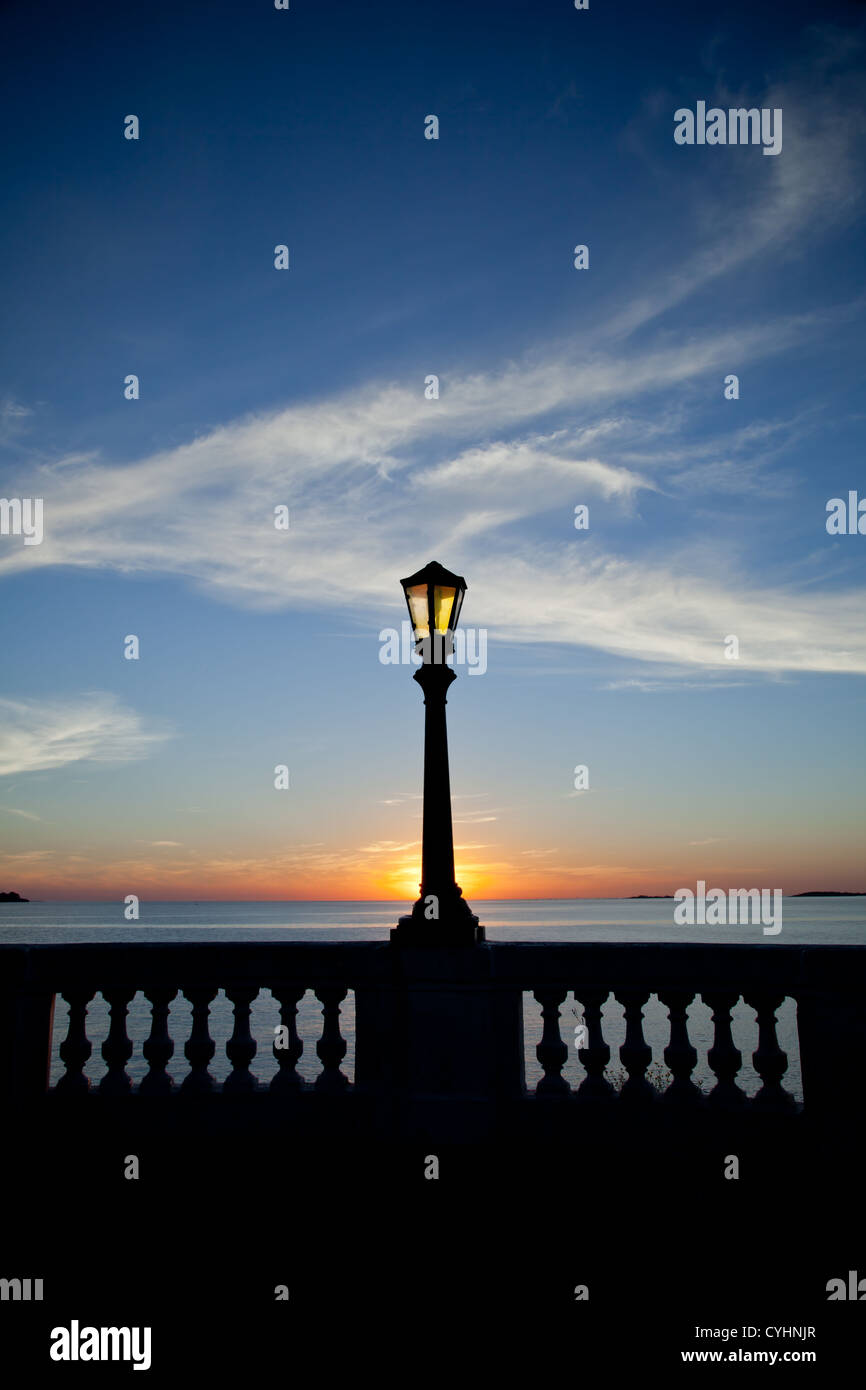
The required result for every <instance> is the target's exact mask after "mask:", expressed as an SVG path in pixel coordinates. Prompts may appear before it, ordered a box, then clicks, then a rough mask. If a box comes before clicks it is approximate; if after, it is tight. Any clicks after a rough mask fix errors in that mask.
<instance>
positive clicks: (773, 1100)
mask: <svg viewBox="0 0 866 1390" xmlns="http://www.w3.org/2000/svg"><path fill="white" fill-rule="evenodd" d="M743 997H744V999H745V1000H746V1003H747V1004H748V1005H749V1006H750V1007H751V1008H753V1009H754V1010H755V1012H756V1013H757V1015H758V1047H757V1051H755V1052H753V1053H752V1065H753V1066H754V1068H755V1071H756V1072H757V1073H758V1075H759V1076H760V1078H761V1081H762V1082H763V1085H762V1086H761V1089H760V1090H759V1091H758V1093H757V1095H755V1096H754V1097H753V1098H752V1105H754V1106H757V1108H758V1109H759V1110H791V1109H793V1108H795V1107H796V1102H795V1100H794V1097H793V1096H792V1095H791V1093H790V1091H786V1090H785V1088H784V1086H783V1085H782V1077H783V1076H784V1075H785V1073H786V1071H787V1070H788V1054H787V1052H783V1051H782V1049H781V1047H780V1046H779V1039H778V1036H777V1034H776V1023H777V1021H778V1020H777V1019H776V1010H777V1009H778V1008H780V1007H781V1005H782V1004H783V1003H784V1000H785V996H784V994H772V993H767V992H765V991H764V990H752V991H751V993H750V994H749V996H748V998H746V996H745V995H744V996H743Z"/></svg>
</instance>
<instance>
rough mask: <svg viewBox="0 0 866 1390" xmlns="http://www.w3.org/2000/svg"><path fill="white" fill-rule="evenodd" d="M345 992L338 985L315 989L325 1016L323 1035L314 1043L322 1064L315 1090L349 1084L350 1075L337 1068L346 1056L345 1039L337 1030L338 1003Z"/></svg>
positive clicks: (338, 1026) (340, 1087)
mask: <svg viewBox="0 0 866 1390" xmlns="http://www.w3.org/2000/svg"><path fill="white" fill-rule="evenodd" d="M348 992H349V991H348V989H346V988H341V987H340V986H339V985H334V986H328V987H325V986H323V987H322V988H321V989H317V990H316V991H315V994H316V998H317V999H318V1001H319V1003H320V1004H321V1005H322V1014H323V1017H324V1022H323V1024H322V1036H321V1037H320V1038H319V1041H318V1042H317V1043H316V1054H317V1056H318V1057H319V1060H320V1061H321V1063H322V1070H321V1072H320V1073H319V1075H318V1076H317V1077H316V1090H317V1091H342V1090H344V1089H345V1087H346V1086H348V1084H349V1078H348V1077H347V1076H344V1075H343V1073H342V1072H341V1071H340V1063H341V1062H342V1060H343V1058H344V1057H345V1055H346V1041H345V1039H344V1038H343V1037H342V1035H341V1033H340V1004H341V1003H342V1001H343V1000H344V999H345V997H346V995H347V994H348Z"/></svg>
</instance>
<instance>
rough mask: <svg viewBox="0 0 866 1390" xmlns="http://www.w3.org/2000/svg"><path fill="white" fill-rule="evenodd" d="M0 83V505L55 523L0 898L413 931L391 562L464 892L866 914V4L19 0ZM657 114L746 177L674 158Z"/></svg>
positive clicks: (411, 824)
mask: <svg viewBox="0 0 866 1390" xmlns="http://www.w3.org/2000/svg"><path fill="white" fill-rule="evenodd" d="M0 51H2V53H3V55H4V57H3V68H4V82H3V84H2V92H0V122H2V132H3V139H2V142H0V143H2V156H0V158H2V164H3V201H4V209H5V215H4V217H3V218H2V220H0V293H2V302H3V306H4V311H3V322H4V331H3V334H2V345H0V497H3V498H6V499H7V500H8V499H12V498H18V499H27V498H30V499H35V498H41V499H43V518H44V520H43V536H42V540H41V543H38V544H26V543H25V539H24V537H23V535H21V534H14V533H13V532H12V531H11V530H10V533H9V534H4V535H0V650H2V653H3V657H2V667H0V672H2V675H0V890H11V889H14V890H17V891H18V892H20V893H22V894H24V895H25V896H28V897H30V898H33V899H36V898H40V899H49V898H56V899H65V898H79V899H112V898H123V897H124V896H125V895H127V894H130V893H134V894H136V895H139V896H141V897H142V898H143V899H147V898H148V897H149V898H151V899H161V900H166V899H203V898H216V899H224V898H236V899H290V898H302V899H327V898H346V899H356V898H370V899H383V898H393V899H398V900H401V901H409V900H411V899H412V898H413V897H415V896H416V895H417V887H418V877H419V872H420V835H421V797H420V792H421V773H422V756H423V705H422V697H421V692H420V691H419V689H418V688H417V686H416V685H415V684H414V683H413V682H412V679H411V677H412V673H413V667H412V666H411V665H410V664H408V662H407V663H402V662H401V663H397V664H389V663H386V662H384V661H383V660H382V659H381V658H382V654H383V650H384V646H383V644H384V642H385V640H386V634H387V631H388V630H389V629H396V630H398V631H399V629H400V625H401V623H402V622H403V621H404V619H405V618H406V616H407V615H406V610H405V605H404V602H403V597H402V591H401V589H400V583H399V580H400V578H401V577H402V576H404V575H406V574H409V573H411V572H412V571H414V570H416V569H417V568H419V567H420V566H421V565H423V564H424V563H425V562H426V561H428V560H431V559H436V560H438V561H440V562H441V563H443V564H444V565H446V566H447V567H448V568H450V569H452V570H456V571H457V572H458V573H460V574H463V575H465V577H466V580H467V583H468V591H467V595H466V599H465V602H464V605H463V611H462V614H461V626H462V627H463V628H465V629H466V630H467V632H469V633H470V634H473V637H474V641H475V643H476V646H475V648H474V650H475V652H476V654H480V653H481V651H484V653H485V662H484V663H482V662H481V661H480V660H479V661H477V662H476V663H475V667H474V669H472V668H471V667H470V666H469V665H468V664H466V663H464V664H462V665H461V664H458V666H457V667H456V669H457V671H458V680H457V681H456V682H455V683H454V685H453V686H452V688H451V691H450V694H449V704H448V715H449V742H450V758H451V783H452V790H453V809H454V837H455V853H456V861H457V872H458V880H459V882H460V883H461V884H462V886H463V889H464V893H465V894H466V896H467V898H469V899H470V901H471V900H472V899H473V898H512V897H548V898H555V897H597V896H599V897H601V896H628V895H630V894H636V893H672V892H674V891H675V889H677V888H678V887H680V886H688V885H692V886H694V885H695V884H696V882H697V880H698V879H703V880H705V881H706V882H707V883H708V884H711V885H713V886H718V887H722V888H730V887H766V888H776V887H780V888H782V889H783V890H784V891H785V892H799V891H808V890H814V889H821V888H833V889H837V890H848V891H854V890H859V889H866V873H864V870H863V862H864V855H863V840H864V815H863V803H864V789H866V738H864V699H863V697H864V675H866V624H864V621H863V619H864V563H866V535H860V534H843V535H838V534H832V535H831V534H829V533H828V530H827V519H828V513H827V504H828V501H830V499H833V498H842V499H844V500H845V501H846V503H847V499H848V496H849V493H850V492H856V493H858V496H859V497H866V470H864V463H863V445H862V441H863V426H864V397H863V390H862V381H863V375H864V360H863V359H864V345H863V344H864V337H863V318H864V308H866V284H864V265H866V262H864V258H863V244H864V240H863V239H864V226H863V219H864V205H863V188H864V178H863V175H864V148H866V142H864V123H866V117H864V113H863V107H862V92H863V79H864V68H866V7H864V6H863V5H862V4H856V3H847V0H840V3H838V4H834V3H828V4H824V5H822V6H820V7H816V6H814V5H812V4H804V3H797V0H792V3H786V4H785V5H784V6H783V5H776V4H772V5H766V6H760V5H757V6H756V5H755V4H754V3H753V0H752V3H731V4H728V5H725V6H724V7H719V6H696V5H695V4H694V3H693V0H688V3H682V4H679V3H658V4H654V5H645V4H638V3H631V4H613V3H611V2H610V0H591V5H590V8H589V9H588V10H585V11H577V10H575V9H574V7H573V5H571V4H569V3H568V0H528V2H527V3H522V0H510V2H509V0H505V2H504V3H494V0H485V2H484V3H481V2H480V0H459V3H451V0H440V2H439V3H431V4H426V5H423V6H411V5H405V4H402V3H401V4H396V3H375V0H371V3H367V4H364V5H358V4H356V3H349V2H348V0H346V2H345V3H343V2H342V0H339V2H336V0H335V3H328V0H315V3H314V0H291V6H290V9H289V10H287V11H283V10H280V11H277V10H276V9H275V8H274V6H273V5H269V4H268V3H265V0H256V2H255V3H253V2H252V0H248V2H247V3H245V4H243V5H238V4H227V3H209V4H204V3H202V2H201V0H199V2H198V3H195V4H189V3H183V2H182V0H173V2H172V3H171V4H153V5H149V6H147V7H138V6H119V5H113V4H112V5H105V6H101V5H99V4H95V5H91V6H87V7H84V9H83V10H79V9H78V7H70V6H68V5H61V4H47V5H41V6H39V7H35V8H34V7H33V6H31V5H29V4H16V3H12V4H6V5H4V6H3V7H2V11H0ZM698 102H706V105H707V107H708V108H709V107H717V108H721V109H722V110H727V109H729V108H739V107H746V108H752V107H754V108H758V109H762V110H763V109H766V110H773V111H776V110H781V112H782V113H783V124H782V133H783V139H782V148H781V150H780V152H779V153H777V154H775V155H765V154H764V152H763V149H762V147H761V146H760V145H757V146H756V145H738V144H724V145H710V144H703V145H701V144H693V145H683V144H678V143H677V142H676V141H675V139H674V130H675V112H676V111H677V110H682V109H690V110H692V111H696V110H697V103H698ZM129 115H137V117H138V120H139V131H138V139H137V140H134V139H127V138H125V133H124V132H125V129H127V128H128V127H127V123H126V117H127V116H129ZM432 115H435V116H436V117H437V119H438V123H439V124H438V138H437V139H432V138H430V139H428V138H426V134H425V132H429V131H430V130H431V123H430V121H429V120H428V118H429V117H430V116H432ZM278 246H286V247H287V248H288V259H289V266H288V268H287V269H277V268H276V266H275V259H276V257H275V248H276V247H278ZM576 246H586V247H587V248H588V266H587V267H586V268H584V269H576V268H575V259H576V257H575V247H576ZM130 374H134V375H135V376H136V377H137V378H138V382H139V388H138V389H139V395H138V398H137V399H127V398H126V396H125V391H126V389H127V387H126V384H125V383H126V381H127V378H128V377H129V375H130ZM731 375H734V376H735V377H736V378H737V388H738V395H737V396H736V398H734V397H731V398H727V396H730V394H731V391H732V389H733V388H732V387H731V385H730V383H728V385H727V386H726V378H729V377H730V376H731ZM431 376H435V377H437V378H438V397H435V396H432V395H431V391H432V387H431V385H430V381H429V379H430V377H431ZM726 391H727V396H726ZM279 507H287V508H288V517H289V525H288V528H287V529H282V530H280V529H277V527H276V526H275V508H279ZM578 507H585V508H587V509H588V513H587V517H588V526H587V527H585V528H581V529H578V527H577V526H576V525H575V522H576V519H577V514H576V511H575V509H576V508H578ZM131 635H134V636H136V637H137V638H138V642H139V655H138V659H137V660H129V659H126V657H125V655H124V652H125V649H127V648H128V644H127V642H126V639H127V638H128V637H129V636H131ZM732 638H735V639H736V641H735V642H732V641H731V639H732ZM482 640H483V643H484V644H485V645H484V646H482V645H480V644H481V643H482ZM471 650H472V648H471V647H470V651H471ZM482 666H486V669H482ZM278 766H285V767H287V768H288V770H289V778H288V780H289V786H288V788H287V789H284V790H283V789H280V790H278V789H277V788H276V787H275V768H277V767H278ZM578 767H582V768H585V769H586V772H585V773H584V774H583V775H582V776H576V773H575V769H576V768H578ZM576 783H583V784H584V785H576Z"/></svg>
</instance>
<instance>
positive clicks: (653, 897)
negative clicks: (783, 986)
mask: <svg viewBox="0 0 866 1390" xmlns="http://www.w3.org/2000/svg"><path fill="white" fill-rule="evenodd" d="M674 896H675V895H674V894H673V893H631V894H630V895H629V896H628V897H615V898H592V897H589V898H484V897H479V898H477V899H476V901H477V902H486V903H497V902H499V903H570V902H574V903H585V902H597V903H628V902H663V901H666V900H670V901H673V899H674ZM783 897H785V898H866V891H863V892H849V891H847V890H845V889H836V888H820V889H810V890H809V891H808V892H806V893H784V894H783ZM116 901H117V899H116V898H114V897H110V898H33V899H31V898H23V897H21V896H20V895H19V894H18V893H0V903H4V902H5V903H33V904H34V905H35V904H36V903H41V904H43V905H45V904H47V903H58V904H59V903H77V904H80V905H82V906H84V905H90V904H92V903H113V902H116ZM405 901H406V899H405V898H149V899H148V902H150V903H151V904H152V905H153V906H158V905H159V904H163V903H186V904H188V905H189V906H191V907H200V906H203V905H204V904H205V903H237V904H246V905H249V904H254V903H258V904H262V905H264V904H266V903H297V904H301V903H310V904H313V903H320V904H323V905H324V904H328V905H330V904H332V903H376V904H389V905H390V904H392V903H402V902H405Z"/></svg>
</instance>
